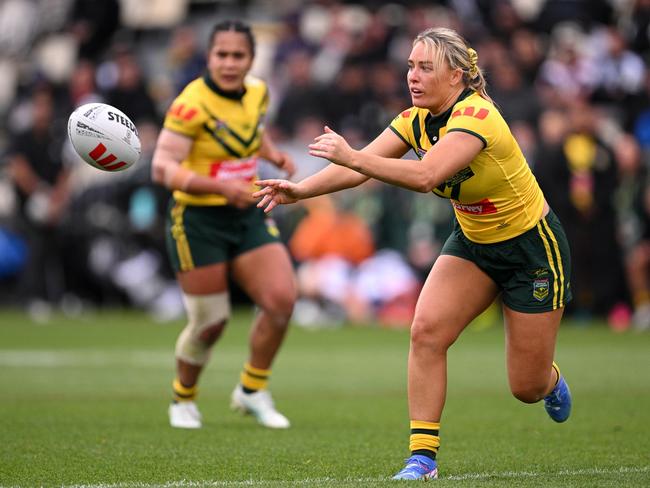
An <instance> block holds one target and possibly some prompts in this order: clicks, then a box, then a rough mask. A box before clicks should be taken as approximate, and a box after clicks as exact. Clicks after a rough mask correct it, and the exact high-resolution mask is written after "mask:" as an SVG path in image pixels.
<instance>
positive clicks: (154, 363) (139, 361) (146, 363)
mask: <svg viewBox="0 0 650 488" xmlns="http://www.w3.org/2000/svg"><path fill="white" fill-rule="evenodd" d="M173 354H174V351H173V349H170V350H169V351H167V352H165V351H143V350H116V351H105V350H88V349H86V350H83V351H79V350H65V349H59V350H53V349H42V350H41V349H0V367H2V366H6V367H17V368H65V367H71V366H72V367H74V366H86V367H88V366H111V365H122V366H139V367H159V366H165V365H167V364H169V362H170V361H171V360H170V358H173Z"/></svg>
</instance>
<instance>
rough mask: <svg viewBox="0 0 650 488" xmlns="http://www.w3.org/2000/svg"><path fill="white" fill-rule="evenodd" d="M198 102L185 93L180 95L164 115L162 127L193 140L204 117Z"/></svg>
mask: <svg viewBox="0 0 650 488" xmlns="http://www.w3.org/2000/svg"><path fill="white" fill-rule="evenodd" d="M203 112H204V111H203V109H202V108H201V105H200V104H199V103H198V101H197V100H196V99H195V98H193V97H191V96H189V95H188V94H187V93H186V92H183V93H181V94H180V95H179V96H178V97H177V98H176V100H174V101H173V102H172V104H171V106H170V107H169V110H167V114H166V115H165V122H164V127H165V129H169V130H171V131H173V132H176V133H178V134H182V135H184V136H188V137H191V138H192V139H194V138H195V137H196V136H197V134H198V132H199V129H200V128H201V126H202V125H203V121H204V118H205V115H204V113H203Z"/></svg>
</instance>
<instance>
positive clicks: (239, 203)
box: [218, 179, 257, 209]
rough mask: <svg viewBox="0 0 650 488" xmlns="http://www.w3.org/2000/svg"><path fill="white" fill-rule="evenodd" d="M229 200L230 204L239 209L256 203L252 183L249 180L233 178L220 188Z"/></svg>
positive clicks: (220, 191)
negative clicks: (252, 192) (252, 193)
mask: <svg viewBox="0 0 650 488" xmlns="http://www.w3.org/2000/svg"><path fill="white" fill-rule="evenodd" d="M218 193H221V194H222V195H223V196H225V197H226V199H227V200H228V205H232V206H233V207H237V208H239V209H244V208H248V207H250V206H252V205H254V204H255V202H256V200H257V199H256V198H255V197H254V196H253V195H251V183H250V181H248V180H239V179H232V180H228V181H227V182H226V184H224V185H223V186H222V188H220V189H219V191H218Z"/></svg>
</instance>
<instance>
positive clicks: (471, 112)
mask: <svg viewBox="0 0 650 488" xmlns="http://www.w3.org/2000/svg"><path fill="white" fill-rule="evenodd" d="M489 113H490V111H489V110H488V109H487V108H481V109H479V110H478V111H476V108H475V107H465V108H464V109H462V110H461V109H458V110H456V111H455V112H454V113H453V114H451V118H452V119H453V118H454V117H474V118H475V119H479V120H483V119H484V118H485V117H487V116H488V114H489Z"/></svg>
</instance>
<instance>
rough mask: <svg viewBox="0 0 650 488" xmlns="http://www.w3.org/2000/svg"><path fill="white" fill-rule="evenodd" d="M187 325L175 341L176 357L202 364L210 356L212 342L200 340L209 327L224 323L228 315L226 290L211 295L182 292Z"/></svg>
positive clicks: (190, 362) (228, 305)
mask: <svg viewBox="0 0 650 488" xmlns="http://www.w3.org/2000/svg"><path fill="white" fill-rule="evenodd" d="M183 301H184V302H185V310H186V312H187V325H186V326H185V328H184V329H183V331H182V332H181V334H180V335H179V336H178V340H177V341H176V358H177V359H180V360H182V361H185V362H187V363H189V364H194V365H197V366H203V365H204V364H205V363H207V362H208V359H209V358H210V351H211V350H212V344H207V343H206V342H205V341H203V340H201V335H202V334H203V332H204V331H206V330H207V329H209V328H210V327H213V326H216V325H220V324H223V323H225V322H226V321H227V320H228V318H229V317H230V297H229V295H228V292H221V293H213V294H211V295H187V294H183Z"/></svg>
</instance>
